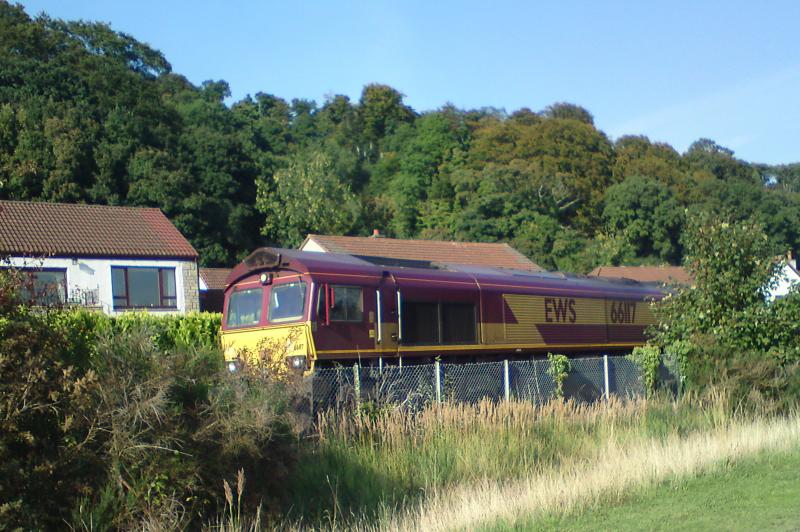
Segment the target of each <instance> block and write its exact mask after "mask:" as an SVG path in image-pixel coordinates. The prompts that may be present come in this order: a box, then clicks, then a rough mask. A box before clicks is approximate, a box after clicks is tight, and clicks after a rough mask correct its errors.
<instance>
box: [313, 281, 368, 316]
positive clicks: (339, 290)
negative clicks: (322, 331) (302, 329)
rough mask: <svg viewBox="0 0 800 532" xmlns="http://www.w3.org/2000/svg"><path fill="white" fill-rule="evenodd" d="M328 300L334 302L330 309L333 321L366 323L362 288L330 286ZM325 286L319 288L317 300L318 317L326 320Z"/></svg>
mask: <svg viewBox="0 0 800 532" xmlns="http://www.w3.org/2000/svg"><path fill="white" fill-rule="evenodd" d="M328 290H330V293H329V296H328V300H327V301H333V305H332V306H331V308H330V314H329V315H330V318H331V321H356V322H361V321H364V297H363V290H362V289H361V287H360V286H342V285H330V286H329V287H328ZM325 301H326V300H325V286H324V285H323V286H320V287H319V297H318V298H317V316H318V318H319V319H320V320H324V319H325V317H326V313H325Z"/></svg>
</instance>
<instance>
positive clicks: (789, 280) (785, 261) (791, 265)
mask: <svg viewBox="0 0 800 532" xmlns="http://www.w3.org/2000/svg"><path fill="white" fill-rule="evenodd" d="M780 266H781V267H780V270H779V272H778V276H777V279H776V283H777V284H776V286H775V287H774V288H772V290H770V292H769V296H768V298H769V300H770V301H774V300H776V299H780V298H782V297H784V296H786V294H788V293H789V290H791V289H792V287H794V286H797V285H798V284H799V283H800V273H798V272H797V260H796V259H795V258H794V257H793V256H792V254H791V252H790V253H788V254H787V255H786V257H785V258H782V259H781V262H780Z"/></svg>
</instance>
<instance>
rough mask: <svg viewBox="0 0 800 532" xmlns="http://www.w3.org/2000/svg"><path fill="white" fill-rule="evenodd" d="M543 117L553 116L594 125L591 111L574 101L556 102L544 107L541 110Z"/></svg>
mask: <svg viewBox="0 0 800 532" xmlns="http://www.w3.org/2000/svg"><path fill="white" fill-rule="evenodd" d="M542 116H544V117H545V118H555V119H558V120H577V121H578V122H583V123H584V124H589V125H590V126H593V125H594V117H593V116H592V113H590V112H589V111H587V110H586V109H584V108H583V107H581V106H580V105H575V104H574V103H566V102H558V103H554V104H552V105H548V106H547V107H545V109H544V111H542Z"/></svg>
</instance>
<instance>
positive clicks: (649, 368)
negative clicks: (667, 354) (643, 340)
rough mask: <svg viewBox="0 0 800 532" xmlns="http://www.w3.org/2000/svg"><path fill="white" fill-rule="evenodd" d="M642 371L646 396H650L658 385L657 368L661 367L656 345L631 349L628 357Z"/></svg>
mask: <svg viewBox="0 0 800 532" xmlns="http://www.w3.org/2000/svg"><path fill="white" fill-rule="evenodd" d="M628 358H630V359H631V360H632V361H633V362H634V363H635V364H636V365H637V366H639V369H640V370H641V371H642V378H643V379H644V386H645V389H646V390H647V395H648V396H651V395H653V393H655V391H656V386H657V385H658V380H657V378H658V368H659V367H661V349H660V348H659V347H658V346H656V345H643V346H638V347H634V348H633V352H632V353H631V354H630V355H629V356H628Z"/></svg>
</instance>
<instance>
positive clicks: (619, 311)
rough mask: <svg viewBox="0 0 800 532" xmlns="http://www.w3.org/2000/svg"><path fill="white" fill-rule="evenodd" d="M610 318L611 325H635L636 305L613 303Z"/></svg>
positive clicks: (625, 302)
mask: <svg viewBox="0 0 800 532" xmlns="http://www.w3.org/2000/svg"><path fill="white" fill-rule="evenodd" d="M609 318H610V319H611V323H634V322H635V321H636V303H632V302H629V301H612V302H611V308H610V309H609Z"/></svg>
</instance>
